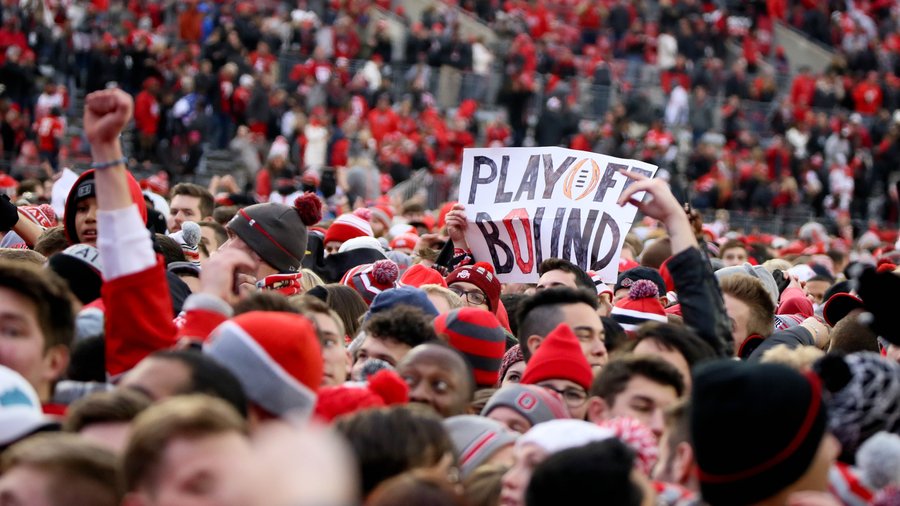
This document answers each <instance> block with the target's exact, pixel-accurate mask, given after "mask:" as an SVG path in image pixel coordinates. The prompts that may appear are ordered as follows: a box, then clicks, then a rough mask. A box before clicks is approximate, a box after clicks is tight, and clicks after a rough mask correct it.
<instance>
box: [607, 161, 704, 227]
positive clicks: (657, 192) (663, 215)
mask: <svg viewBox="0 0 900 506" xmlns="http://www.w3.org/2000/svg"><path fill="white" fill-rule="evenodd" d="M620 172H621V174H622V175H624V176H625V177H628V178H629V179H633V180H634V182H633V183H632V184H631V186H629V187H628V188H626V189H625V190H624V191H623V192H622V195H621V196H619V205H620V206H624V205H625V204H633V205H634V206H635V207H637V208H638V210H639V211H640V212H641V213H642V214H643V215H644V216H649V217H651V218H654V219H657V220H659V221H661V222H663V223H668V222H669V221H670V220H671V219H672V218H674V217H679V218H682V219H684V220H685V221H688V220H687V217H686V215H685V213H684V209H683V208H682V207H681V204H679V203H678V199H676V198H675V195H672V190H670V189H669V185H668V184H667V183H666V182H665V181H663V180H661V179H650V178H648V177H647V176H644V175H643V174H638V173H636V172H627V171H620ZM640 192H646V194H645V195H644V198H643V200H642V201H638V200H635V199H634V195H635V194H636V193H640Z"/></svg>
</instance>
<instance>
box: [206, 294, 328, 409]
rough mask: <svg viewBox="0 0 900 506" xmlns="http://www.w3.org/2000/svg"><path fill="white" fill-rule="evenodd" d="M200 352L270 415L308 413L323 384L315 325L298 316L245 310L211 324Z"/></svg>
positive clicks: (320, 353) (320, 356)
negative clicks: (222, 367)
mask: <svg viewBox="0 0 900 506" xmlns="http://www.w3.org/2000/svg"><path fill="white" fill-rule="evenodd" d="M205 351H206V353H207V354H208V355H210V356H211V357H212V358H214V359H216V360H217V361H218V362H219V363H221V364H222V365H224V366H225V367H226V368H228V370H229V371H231V372H232V373H233V374H234V375H235V376H236V377H237V378H238V380H239V381H240V382H241V385H243V387H244V390H246V392H247V397H248V398H249V399H250V400H251V401H253V403H254V404H256V405H258V406H260V407H261V408H263V409H264V410H266V411H267V412H268V413H269V414H272V415H275V416H282V415H284V414H287V413H288V412H293V411H299V412H300V413H302V414H305V415H309V414H310V413H312V410H313V407H314V405H315V403H316V391H317V390H318V388H319V385H320V384H321V383H322V369H323V366H322V349H321V347H320V345H319V338H318V334H317V333H316V328H315V327H314V326H313V324H312V322H310V321H309V320H308V319H306V318H304V317H303V316H300V315H298V314H293V313H279V312H273V311H265V312H263V311H252V312H249V313H244V314H242V315H240V316H236V317H235V318H233V319H231V320H228V321H226V322H224V323H222V324H221V325H219V326H218V327H216V329H215V330H214V331H213V332H212V334H211V335H210V338H209V342H208V344H207V347H206V349H205Z"/></svg>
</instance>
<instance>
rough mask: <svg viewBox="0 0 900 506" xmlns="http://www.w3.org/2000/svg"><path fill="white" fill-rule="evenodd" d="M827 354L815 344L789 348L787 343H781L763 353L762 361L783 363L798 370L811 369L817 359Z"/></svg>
mask: <svg viewBox="0 0 900 506" xmlns="http://www.w3.org/2000/svg"><path fill="white" fill-rule="evenodd" d="M824 356H825V352H824V351H822V350H820V349H818V348H816V347H815V346H800V347H798V348H789V347H788V346H787V345H786V344H779V345H777V346H775V347H773V348H772V349H769V350H766V352H765V353H763V356H762V359H760V362H763V363H766V364H782V365H786V366H788V367H790V368H791V369H796V370H798V371H801V372H803V371H807V370H809V369H810V368H811V367H812V365H813V363H815V361H816V360H819V359H820V358H822V357H824Z"/></svg>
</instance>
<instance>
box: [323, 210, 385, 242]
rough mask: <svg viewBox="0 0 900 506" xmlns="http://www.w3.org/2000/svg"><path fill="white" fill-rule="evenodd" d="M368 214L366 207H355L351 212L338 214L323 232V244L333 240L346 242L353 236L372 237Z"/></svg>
mask: <svg viewBox="0 0 900 506" xmlns="http://www.w3.org/2000/svg"><path fill="white" fill-rule="evenodd" d="M362 211H364V212H362ZM370 216H371V213H369V210H368V209H357V210H356V211H355V212H353V213H350V214H342V215H340V216H338V218H337V219H336V220H334V223H332V224H331V226H330V227H328V232H326V233H325V244H328V243H330V242H333V241H337V242H347V241H349V240H350V239H353V238H354V237H364V236H368V237H373V236H374V233H373V232H372V226H371V225H369V217H370Z"/></svg>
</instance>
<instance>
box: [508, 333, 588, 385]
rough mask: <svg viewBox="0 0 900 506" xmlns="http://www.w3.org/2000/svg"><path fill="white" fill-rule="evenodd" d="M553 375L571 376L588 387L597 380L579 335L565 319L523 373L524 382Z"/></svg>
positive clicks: (528, 383)
mask: <svg viewBox="0 0 900 506" xmlns="http://www.w3.org/2000/svg"><path fill="white" fill-rule="evenodd" d="M553 379H564V380H569V381H571V382H573V383H575V384H577V385H580V386H582V387H584V389H585V390H588V389H590V388H591V382H592V381H593V380H594V374H593V373H592V372H591V365H590V364H589V363H588V361H587V358H585V356H584V352H583V351H581V344H579V343H578V338H577V337H575V333H574V332H572V328H571V327H569V326H568V325H566V324H565V323H560V324H559V325H558V326H557V327H556V328H555V329H553V331H552V332H550V333H549V334H547V337H546V338H545V339H544V340H543V341H542V342H541V345H540V346H539V347H538V349H537V350H535V352H534V355H532V356H531V360H529V361H528V365H527V366H525V374H524V375H522V383H524V384H526V385H534V384H536V383H539V382H541V381H546V380H553Z"/></svg>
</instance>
